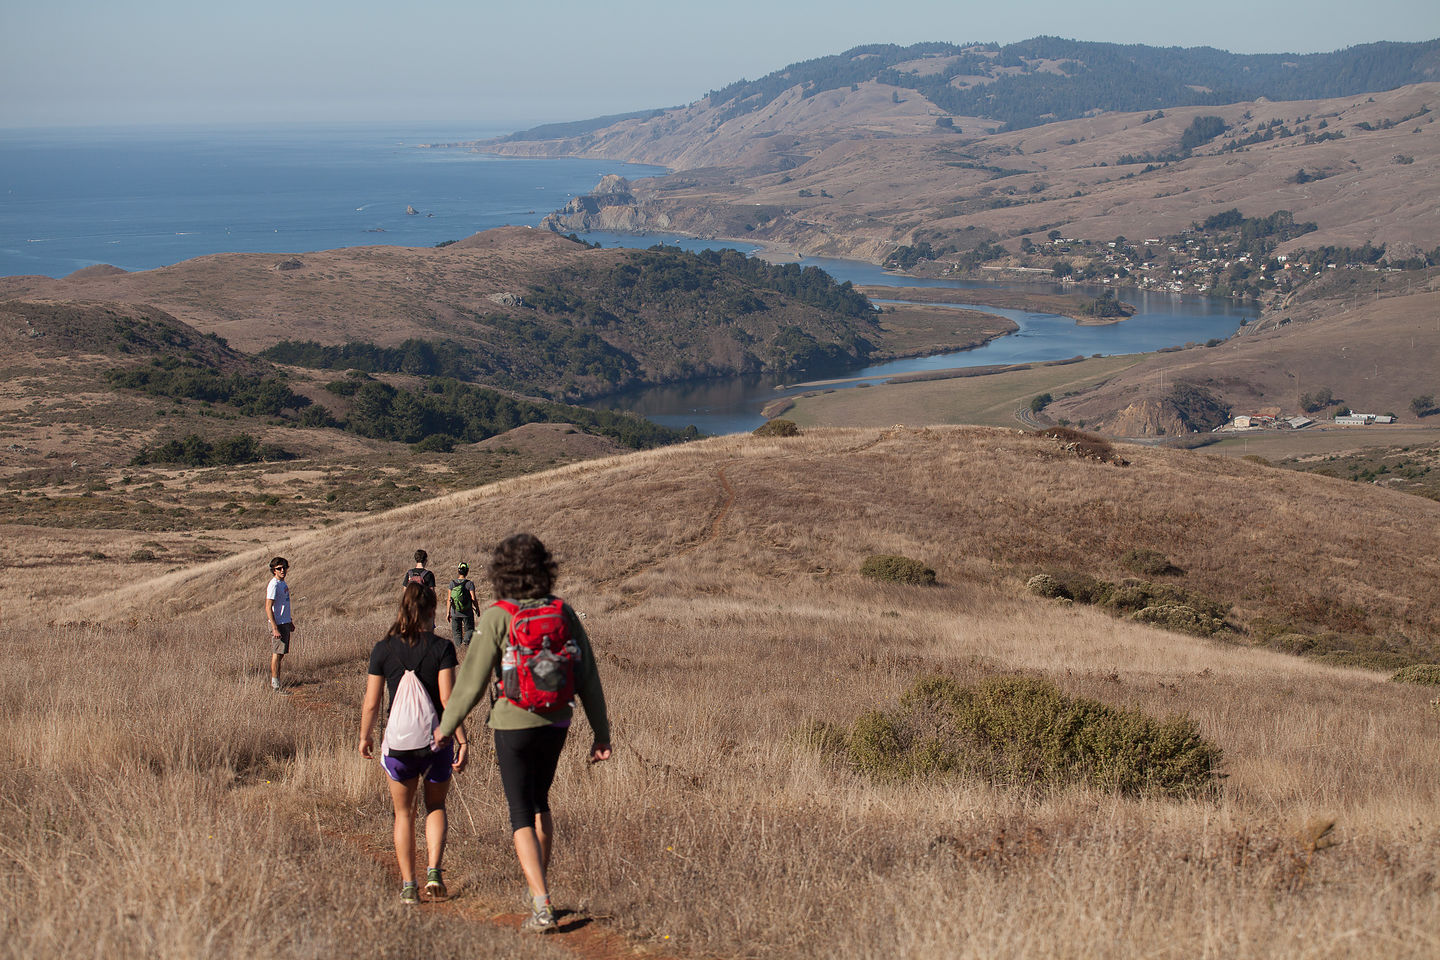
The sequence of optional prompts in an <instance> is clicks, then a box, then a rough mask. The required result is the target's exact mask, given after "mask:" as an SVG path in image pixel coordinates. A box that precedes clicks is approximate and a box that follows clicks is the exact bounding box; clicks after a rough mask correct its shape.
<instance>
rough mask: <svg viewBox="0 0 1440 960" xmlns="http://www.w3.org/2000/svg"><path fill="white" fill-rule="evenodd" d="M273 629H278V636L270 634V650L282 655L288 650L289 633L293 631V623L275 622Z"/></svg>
mask: <svg viewBox="0 0 1440 960" xmlns="http://www.w3.org/2000/svg"><path fill="white" fill-rule="evenodd" d="M275 629H277V630H279V631H280V636H278V637H277V636H275V634H273V633H272V634H270V652H271V653H278V654H280V655H281V656H284V655H285V654H287V653H289V652H290V634H291V633H293V632H294V631H295V624H293V623H277V624H275Z"/></svg>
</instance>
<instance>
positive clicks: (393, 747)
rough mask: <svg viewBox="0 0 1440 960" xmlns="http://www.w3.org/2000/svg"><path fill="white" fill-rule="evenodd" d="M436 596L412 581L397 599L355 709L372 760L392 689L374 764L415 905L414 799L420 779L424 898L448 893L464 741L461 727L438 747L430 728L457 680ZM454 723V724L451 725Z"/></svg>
mask: <svg viewBox="0 0 1440 960" xmlns="http://www.w3.org/2000/svg"><path fill="white" fill-rule="evenodd" d="M434 624H435V593H434V591H433V590H429V589H427V588H426V587H425V586H424V585H423V584H420V583H412V584H408V585H407V586H406V587H405V591H404V593H403V594H401V597H400V613H399V615H398V616H397V617H396V618H395V623H394V624H393V625H392V626H391V627H390V629H389V631H388V632H386V634H385V636H384V638H383V639H382V640H380V642H379V643H377V644H375V647H374V649H373V650H371V651H370V667H369V670H368V671H367V673H368V676H367V677H366V684H365V699H364V702H363V703H362V704H361V708H360V756H362V757H364V758H365V759H367V760H370V759H373V758H374V747H375V744H374V738H373V736H372V731H373V730H374V729H375V719H376V717H377V716H378V715H379V713H380V699H381V695H382V688H384V687H385V686H387V685H388V687H389V690H390V710H389V713H388V714H387V715H386V721H385V738H384V740H383V741H382V742H381V744H380V763H381V766H382V767H383V768H384V770H385V775H386V776H387V777H388V778H389V782H390V799H391V801H392V803H393V804H394V807H395V858H396V859H397V860H398V861H399V863H400V880H401V887H400V900H401V902H403V903H418V902H419V900H420V897H419V890H418V885H417V884H416V882H415V802H416V800H417V799H418V797H419V795H420V792H421V788H420V780H421V778H422V777H423V778H424V780H425V786H424V793H425V811H426V813H425V846H426V853H427V861H426V862H427V865H428V867H429V869H428V870H427V871H426V876H425V895H426V896H427V897H428V898H430V899H432V900H443V899H445V897H446V896H447V895H448V893H447V891H446V889H445V881H444V879H443V878H442V876H441V873H440V861H441V859H442V858H443V857H444V854H445V833H446V829H447V826H448V823H447V820H446V813H445V796H446V794H447V793H449V791H450V777H451V774H453V773H459V772H460V771H461V770H463V769H464V768H465V762H466V760H467V759H468V757H469V743H468V742H467V738H466V737H465V733H464V730H463V729H461V730H459V731H458V732H456V734H455V737H454V742H453V743H452V742H448V741H447V742H446V743H445V744H443V745H437V744H436V743H435V742H434V736H433V735H434V730H435V727H436V726H437V725H438V724H439V714H440V711H441V710H442V709H444V707H445V704H446V703H447V702H448V701H449V699H450V694H451V690H452V688H453V687H454V685H455V663H456V657H455V645H454V644H452V643H451V642H450V641H449V640H445V639H443V638H441V637H439V636H436V635H435V632H434V629H433V627H434ZM457 726H458V725H457Z"/></svg>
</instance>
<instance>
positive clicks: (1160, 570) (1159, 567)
mask: <svg viewBox="0 0 1440 960" xmlns="http://www.w3.org/2000/svg"><path fill="white" fill-rule="evenodd" d="M1120 566H1122V567H1124V568H1125V569H1126V570H1129V571H1130V572H1131V573H1138V574H1140V575H1141V576H1145V577H1163V576H1165V575H1167V574H1173V573H1183V572H1184V571H1182V570H1181V569H1180V568H1179V567H1177V566H1175V564H1173V563H1171V562H1170V558H1169V557H1167V556H1165V554H1163V553H1161V552H1160V551H1159V550H1147V549H1140V548H1137V549H1133V550H1126V551H1125V552H1124V553H1123V554H1121V556H1120Z"/></svg>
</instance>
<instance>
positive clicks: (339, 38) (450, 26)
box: [0, 0, 1440, 132]
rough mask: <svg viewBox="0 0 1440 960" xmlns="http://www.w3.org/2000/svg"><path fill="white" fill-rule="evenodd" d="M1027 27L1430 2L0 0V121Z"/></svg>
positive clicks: (605, 98) (227, 114) (333, 109)
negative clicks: (226, 0)
mask: <svg viewBox="0 0 1440 960" xmlns="http://www.w3.org/2000/svg"><path fill="white" fill-rule="evenodd" d="M497 8H498V9H497ZM1038 34H1049V35H1053V36H1062V37H1070V38H1074V39H1080V40H1102V41H1113V42H1119V43H1148V44H1154V45H1158V46H1213V47H1220V48H1222V49H1226V50H1232V51H1235V52H1238V53H1281V52H1285V53H1313V52H1317V51H1324V50H1335V49H1338V48H1340V47H1344V46H1348V45H1351V44H1357V43H1368V42H1371V41H1375V40H1397V41H1413V40H1429V39H1434V38H1436V37H1440V2H1436V0H1367V2H1355V0H1344V2H1341V0H1299V2H1295V3H1279V2H1258V3H1257V2H1254V0H1211V2H1208V3H1200V4H1184V5H1180V4H1174V5H1172V4H1169V3H1154V4H1149V5H1143V6H1142V5H1140V4H1136V3H1133V2H1126V3H1115V2H1110V0H1100V2H1091V3H1079V2H1075V0H1063V2H1061V0H1029V2H1023V3H997V2H992V3H966V2H957V0H904V2H898V3H894V2H890V3H886V2H878V0H864V2H850V0H813V2H812V0H805V2H792V0H763V2H759V0H720V2H709V0H700V2H693V0H692V2H687V0H671V2H667V3H659V2H654V0H610V2H586V3H581V2H577V0H529V2H526V0H521V2H513V0H512V2H503V3H502V2H500V0H411V2H409V3H405V2H402V0H384V2H376V0H346V2H339V0H284V2H278V0H249V2H246V3H212V2H208V0H0V127H17V126H48V125H89V124H156V123H186V124H190V123H216V122H245V123H253V122H292V121H346V122H349V121H383V122H396V121H411V122H414V123H416V124H422V125H423V124H434V125H435V126H436V128H437V130H444V131H452V130H453V131H457V132H458V131H465V130H468V129H471V128H476V129H482V128H483V129H496V128H505V129H512V128H516V127H522V126H529V125H531V124H535V123H541V122H547V121H551V120H574V119H583V118H586V117H591V116H596V115H600V114H606V113H619V112H625V111H630V110H637V109H644V108H649V107H662V106H673V105H675V104H680V103H688V102H690V101H692V100H696V99H698V98H700V97H701V96H703V95H704V94H705V93H706V92H707V91H708V90H711V89H714V88H717V87H722V86H724V85H725V84H727V83H730V82H731V81H733V80H738V79H740V78H742V77H744V78H750V79H753V78H755V77H759V76H762V75H764V74H766V73H769V72H770V71H772V70H775V69H778V68H780V67H783V66H785V65H786V64H789V63H793V62H795V61H797V60H805V59H809V58H812V57H818V56H824V55H827V54H832V53H839V52H841V51H843V50H845V49H847V48H849V47H852V46H856V45H858V44H862V43H899V44H909V43H915V42H918V41H923V40H944V41H950V42H964V41H991V40H994V41H998V42H1001V43H1008V42H1013V41H1016V40H1023V39H1026V38H1028V37H1032V36H1036V35H1038Z"/></svg>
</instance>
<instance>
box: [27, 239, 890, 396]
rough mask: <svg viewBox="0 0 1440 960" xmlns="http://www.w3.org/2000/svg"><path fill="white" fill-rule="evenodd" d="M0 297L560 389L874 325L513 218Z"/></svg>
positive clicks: (726, 363)
mask: <svg viewBox="0 0 1440 960" xmlns="http://www.w3.org/2000/svg"><path fill="white" fill-rule="evenodd" d="M645 258H649V259H648V260H646V259H645ZM687 258H689V259H687ZM281 264H284V265H285V268H284V269H281V268H280V265H281ZM656 264H658V266H656ZM707 271H708V272H707ZM696 276H698V277H699V278H700V279H696ZM677 277H681V278H683V281H684V282H682V281H681V280H677V279H676V278H677ZM652 278H653V279H652ZM537 289H539V290H541V292H539V293H537V292H536V291H537ZM0 298H4V299H12V300H31V301H40V300H43V301H73V302H91V301H108V302H111V303H123V304H129V305H132V306H133V305H138V304H146V305H154V306H155V307H157V308H159V309H161V310H164V311H167V312H168V313H169V314H172V315H173V316H174V317H176V318H178V319H180V320H182V321H183V322H185V323H186V324H188V325H189V326H191V327H193V328H195V330H197V331H199V332H201V333H206V334H217V335H219V336H221V337H223V338H224V339H225V340H226V342H228V343H229V344H230V345H231V346H232V347H234V348H236V349H239V350H242V351H246V352H251V353H253V352H256V351H260V350H264V349H265V348H267V347H271V346H273V345H275V344H276V343H277V342H279V341H282V340H292V341H314V342H316V343H320V344H325V345H339V344H344V343H347V342H350V341H363V342H367V343H373V344H377V345H379V346H382V347H393V346H396V345H398V344H401V343H403V342H404V341H406V340H408V339H412V338H414V339H419V340H425V341H429V342H431V343H437V342H438V343H443V344H444V345H445V346H446V347H449V348H454V349H455V350H457V351H460V352H462V353H463V354H464V356H465V358H466V360H465V362H466V364H468V366H469V367H470V368H471V369H472V371H473V372H472V373H471V374H470V375H469V378H470V379H473V380H474V381H475V382H478V383H483V384H485V385H488V386H494V387H498V388H501V389H507V390H512V391H517V392H523V393H527V394H531V395H540V396H545V397H550V398H554V399H567V400H576V399H585V398H589V397H595V396H599V395H603V394H607V393H612V392H614V391H616V390H619V389H625V388H630V387H635V386H642V385H645V384H650V383H664V382H671V381H676V380H684V379H692V378H697V377H707V376H715V377H719V376H730V375H737V374H740V373H757V372H760V371H762V370H767V369H772V368H776V369H782V370H783V369H789V367H790V365H791V363H792V361H794V360H795V358H796V357H797V356H800V355H801V354H802V353H803V351H804V349H806V348H807V347H808V346H815V349H816V350H818V351H820V352H824V353H827V355H828V353H835V354H837V355H840V356H843V357H846V358H848V359H849V360H852V361H854V360H859V359H861V355H862V353H863V354H864V355H866V356H868V351H869V350H870V345H871V341H872V340H873V341H875V343H874V346H876V347H879V348H881V349H882V350H883V347H884V343H883V341H884V339H885V337H884V332H883V331H882V330H880V329H879V328H878V327H877V326H876V325H874V324H873V323H872V322H871V318H869V317H867V316H863V315H861V316H855V315H853V314H841V313H838V312H836V311H834V310H831V309H827V308H822V307H819V306H814V305H812V304H811V303H810V302H804V301H802V300H801V299H799V297H798V296H792V295H789V294H786V293H781V292H779V291H777V290H776V289H772V288H769V287H765V286H763V285H760V284H756V283H752V282H750V281H749V280H748V279H745V278H743V277H741V276H738V275H737V274H736V272H735V271H734V270H733V269H730V270H726V269H721V268H718V267H698V266H696V261H695V260H694V258H693V257H690V255H687V254H679V253H678V252H674V251H672V252H670V253H666V254H644V253H639V252H636V251H629V250H617V249H613V248H612V249H609V250H602V249H598V248H591V247H589V246H587V245H584V244H578V243H574V242H571V241H569V240H566V239H564V238H562V237H557V236H555V235H554V234H552V233H550V232H549V231H545V230H533V229H530V228H526V227H506V228H501V229H498V230H492V231H487V232H485V233H483V234H479V235H477V236H475V237H471V238H469V239H467V240H464V241H460V242H457V243H453V244H449V245H446V246H444V247H438V248H436V247H424V248H409V247H352V248H346V249H340V250H327V251H318V252H315V253H305V254H299V255H294V256H292V255H287V254H216V255H212V256H206V257H198V258H196V259H193V260H187V261H185V262H183V263H179V264H175V265H173V266H169V267H162V268H159V269H156V270H147V271H141V272H136V273H114V274H111V273H103V272H102V273H99V274H88V275H78V274H77V275H73V276H71V277H67V278H64V279H58V280H55V279H49V278H45V277H8V278H0ZM796 331H799V333H798V334H796ZM817 345H818V346H817ZM795 362H797V363H798V362H800V361H795Z"/></svg>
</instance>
